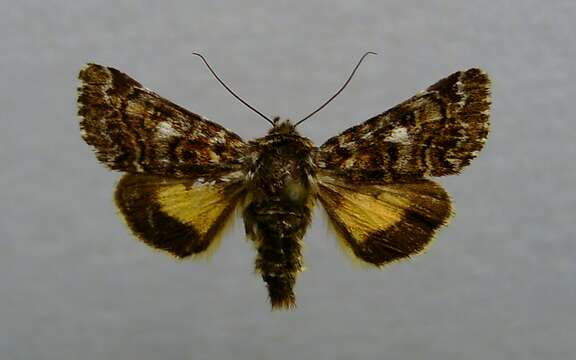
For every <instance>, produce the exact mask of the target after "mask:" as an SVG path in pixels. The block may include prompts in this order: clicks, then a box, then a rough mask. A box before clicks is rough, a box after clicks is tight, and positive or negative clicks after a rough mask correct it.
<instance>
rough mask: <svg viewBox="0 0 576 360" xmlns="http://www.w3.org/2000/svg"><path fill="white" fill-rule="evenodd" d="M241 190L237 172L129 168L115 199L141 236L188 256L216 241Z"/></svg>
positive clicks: (131, 227) (154, 245)
mask: <svg viewBox="0 0 576 360" xmlns="http://www.w3.org/2000/svg"><path fill="white" fill-rule="evenodd" d="M242 190H243V187H242V182H241V181H240V178H239V175H238V174H229V175H227V176H226V177H223V178H220V179H218V180H216V181H206V180H205V179H202V178H196V179H191V178H166V177H161V176H156V175H144V174H127V175H125V176H124V177H122V179H121V180H120V182H119V183H118V186H117V188H116V205H117V206H118V208H119V209H120V213H121V214H122V216H123V217H124V219H125V220H126V223H127V224H128V226H129V227H130V229H131V230H132V232H133V233H134V234H135V235H136V236H137V237H138V238H139V239H141V240H142V241H144V242H145V243H146V244H148V245H150V246H152V247H154V248H157V249H161V250H165V251H168V252H169V253H171V254H173V255H174V256H176V257H179V258H184V257H187V256H191V255H195V254H200V253H203V252H206V251H207V250H209V249H211V248H213V247H214V245H215V243H217V241H216V240H217V238H218V235H219V234H220V233H221V232H222V230H223V228H224V225H225V224H226V221H227V220H228V219H229V218H230V216H231V215H232V212H233V211H234V209H235V207H236V204H237V203H238V199H239V197H240V196H241V194H242Z"/></svg>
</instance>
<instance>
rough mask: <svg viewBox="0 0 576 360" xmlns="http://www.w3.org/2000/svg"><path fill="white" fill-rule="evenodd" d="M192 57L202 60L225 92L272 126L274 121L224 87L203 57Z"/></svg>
mask: <svg viewBox="0 0 576 360" xmlns="http://www.w3.org/2000/svg"><path fill="white" fill-rule="evenodd" d="M192 55H196V56H198V57H199V58H200V59H202V61H203V62H204V64H206V67H208V70H210V72H211V73H212V75H214V77H215V78H216V80H218V82H219V83H220V85H222V86H224V88H225V89H226V90H228V92H229V93H230V94H232V96H234V97H235V98H236V99H238V100H239V101H240V102H241V103H242V104H244V105H246V106H247V107H248V108H249V109H250V110H252V111H254V112H255V113H256V114H258V115H260V116H262V117H263V118H264V119H266V121H268V122H269V123H270V124H271V125H272V126H274V121H272V120H270V119H269V118H268V117H267V116H266V115H264V114H262V113H261V112H260V111H258V110H256V109H255V108H254V107H253V106H252V105H250V104H248V103H247V102H246V101H244V100H242V98H241V97H240V96H238V95H236V93H234V91H232V90H231V89H230V88H229V87H228V86H226V84H224V81H222V80H221V79H220V77H219V76H218V75H216V72H215V71H214V70H213V69H212V66H210V64H208V61H206V59H205V58H204V56H202V54H199V53H197V52H193V53H192Z"/></svg>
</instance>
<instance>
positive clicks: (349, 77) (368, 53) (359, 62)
mask: <svg viewBox="0 0 576 360" xmlns="http://www.w3.org/2000/svg"><path fill="white" fill-rule="evenodd" d="M368 55H378V54H376V53H375V52H372V51H368V52H367V53H365V54H364V55H362V57H361V58H360V60H358V63H357V64H356V66H355V67H354V70H352V73H351V74H350V76H348V80H346V82H345V83H344V85H342V87H340V89H339V90H338V91H336V94H334V95H332V97H331V98H330V99H328V100H326V102H324V104H322V105H321V106H320V107H319V108H318V109H316V110H314V111H312V112H311V113H310V114H308V115H307V116H306V117H305V118H304V119H302V120H300V121H298V122H297V123H296V124H294V126H295V127H296V126H298V125H299V124H302V123H303V122H304V120H308V119H309V118H310V117H312V115H314V114H316V113H317V112H318V111H320V110H322V109H324V107H325V106H326V105H328V104H329V103H330V102H331V101H332V100H334V98H336V96H338V95H340V93H341V92H342V90H344V88H345V87H346V86H347V85H348V83H349V82H350V80H352V78H353V77H354V74H355V73H356V70H358V67H360V64H362V61H364V58H365V57H366V56H368Z"/></svg>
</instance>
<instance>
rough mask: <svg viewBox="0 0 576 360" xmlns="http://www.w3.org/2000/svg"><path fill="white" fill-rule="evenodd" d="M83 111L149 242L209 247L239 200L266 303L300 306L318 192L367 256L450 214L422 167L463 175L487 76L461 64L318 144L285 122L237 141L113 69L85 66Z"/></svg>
mask: <svg viewBox="0 0 576 360" xmlns="http://www.w3.org/2000/svg"><path fill="white" fill-rule="evenodd" d="M79 77H80V80H81V86H80V87H79V96H78V104H79V110H78V114H79V116H80V119H81V120H80V127H81V129H82V136H83V138H84V140H85V141H86V142H87V143H88V144H89V145H91V146H92V148H93V149H94V151H95V153H96V156H97V158H98V160H100V161H101V162H103V163H104V164H105V165H106V166H108V167H109V168H110V169H113V170H119V171H123V172H125V173H127V174H126V175H125V176H124V177H123V178H122V180H121V181H120V183H119V184H118V187H117V190H116V203H117V205H118V207H119V209H120V212H121V214H122V215H123V217H124V219H125V220H126V223H127V224H128V226H129V227H130V229H131V230H132V232H133V233H134V234H135V235H136V236H137V237H138V238H139V239H141V240H142V241H144V242H145V243H147V244H148V245H150V246H152V247H155V248H158V249H161V250H165V251H167V252H169V253H171V254H173V255H174V256H176V257H179V258H185V257H189V256H194V255H199V254H202V253H204V252H206V251H208V249H210V248H212V247H213V246H214V244H215V243H216V239H217V238H218V236H219V234H221V232H222V229H223V228H224V225H225V223H226V222H227V220H228V219H229V218H230V217H231V216H232V213H233V211H234V209H236V208H237V207H241V208H242V216H243V218H244V224H245V228H246V234H247V236H248V237H249V238H250V239H251V240H252V241H253V243H254V245H255V247H256V250H257V258H256V270H257V271H258V273H259V274H260V275H261V276H262V278H263V280H264V282H265V283H266V286H267V288H268V293H269V297H270V300H271V303H272V307H273V308H291V307H294V306H295V295H294V291H293V287H294V285H295V282H296V279H297V276H298V273H299V272H300V271H301V270H302V254H301V247H302V240H303V237H304V234H305V232H306V229H307V227H308V225H309V224H310V221H311V212H312V209H313V207H314V205H315V202H316V200H319V201H320V202H321V203H322V205H323V207H324V208H325V210H326V212H327V213H328V216H329V219H330V220H331V222H332V224H333V225H334V228H335V230H336V233H337V235H338V237H339V239H340V240H341V242H342V244H343V246H345V248H346V249H348V250H349V251H350V252H351V253H352V254H353V255H354V256H355V257H357V258H359V259H361V260H363V261H364V262H366V263H369V264H373V265H375V266H382V265H385V264H387V263H390V262H393V261H396V260H399V259H403V258H407V257H410V256H411V255H414V254H417V253H419V252H421V251H422V250H423V249H424V248H425V247H426V245H427V244H428V243H429V242H430V240H431V239H432V237H433V235H434V233H435V232H436V231H437V230H438V228H440V227H441V226H442V225H444V224H445V223H446V222H447V221H448V218H449V217H450V215H451V203H450V199H449V196H448V194H447V193H446V192H445V191H444V190H443V189H442V187H440V185H438V184H436V183H434V182H432V181H430V180H427V179H424V177H427V176H444V175H452V174H458V173H460V171H462V169H463V168H464V167H465V166H467V165H468V164H469V163H470V161H471V160H472V159H473V158H474V157H475V156H476V154H477V153H478V151H480V150H481V149H482V147H483V145H484V142H485V139H486V136H487V134H488V130H489V124H488V112H489V106H490V83H489V80H488V77H487V76H486V74H485V73H483V72H482V71H481V70H478V69H470V70H467V71H460V72H457V73H454V74H452V75H450V76H449V77H447V78H445V79H443V80H440V81H439V82H437V83H436V84H434V85H432V86H430V87H429V88H428V89H426V90H425V91H423V92H421V93H419V94H417V95H416V96H414V97H412V98H410V99H408V100H407V101H405V102H403V103H401V104H399V105H397V106H395V107H393V108H392V109H390V110H388V111H386V112H384V113H382V114H380V115H377V116H375V117H373V118H372V119H369V120H367V121H365V122H364V123H362V124H360V125H358V126H355V127H352V128H350V129H348V130H346V131H344V132H343V133H342V134H340V135H338V136H335V137H333V138H331V139H329V140H328V141H326V142H325V143H324V144H323V145H322V146H320V147H319V148H317V147H315V146H314V145H313V144H312V143H311V141H310V140H309V139H307V138H305V137H302V136H300V135H299V134H298V132H297V131H296V129H295V126H294V125H292V124H291V123H290V122H289V121H275V122H274V127H273V128H272V129H271V130H270V132H269V133H268V135H266V136H264V137H262V138H260V139H256V140H254V141H250V142H244V141H243V140H242V139H241V138H240V137H239V136H238V135H236V134H234V133H233V132H231V131H229V130H227V129H225V128H223V127H222V126H220V125H218V124H216V123H213V122H210V121H208V120H206V119H205V118H203V117H201V116H199V115H196V114H193V113H191V112H189V111H188V110H185V109H183V108H181V107H179V106H177V105H175V104H173V103H171V102H170V101H168V100H166V99H164V98H162V97H160V96H158V95H156V94H155V93H153V92H152V91H150V90H148V89H146V88H144V87H142V85H140V84H139V83H138V82H136V81H135V80H133V79H132V78H130V77H129V76H127V75H125V74H123V73H121V72H119V71H118V70H115V69H112V68H108V67H104V66H100V65H95V64H89V65H87V66H86V67H85V68H84V69H82V71H81V72H80V75H79Z"/></svg>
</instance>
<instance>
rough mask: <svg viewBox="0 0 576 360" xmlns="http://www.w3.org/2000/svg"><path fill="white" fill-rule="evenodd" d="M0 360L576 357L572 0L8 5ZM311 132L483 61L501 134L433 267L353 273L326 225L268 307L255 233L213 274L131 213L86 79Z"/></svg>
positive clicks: (340, 124)
mask: <svg viewBox="0 0 576 360" xmlns="http://www.w3.org/2000/svg"><path fill="white" fill-rule="evenodd" d="M0 17H1V21H0V34H1V35H0V36H1V38H2V41H1V42H0V78H1V79H2V86H1V87H0V116H1V122H0V129H1V131H0V163H1V176H0V185H1V187H0V204H1V205H0V206H1V208H0V236H1V251H0V292H1V294H0V358H2V359H7V360H20V359H25V360H31V359H58V360H66V359H84V360H89V359H160V358H161V359H227V358H235V359H270V358H274V359H353V358H355V359H427V360H431V359H439V360H447V359H482V360H484V359H523V360H526V359H570V358H573V357H574V354H575V353H576V344H575V343H574V339H575V338H576V286H575V281H574V277H575V273H576V243H575V240H576V239H575V238H576V236H575V235H576V231H575V225H574V223H573V222H574V214H575V210H576V200H575V198H576V196H575V191H574V184H575V182H576V168H575V166H574V158H575V155H576V147H575V146H576V145H575V143H576V142H575V136H576V130H575V129H576V125H575V120H574V113H573V104H574V98H575V97H576V91H575V87H574V83H575V80H576V79H575V75H574V74H575V65H574V64H576V50H575V47H574V45H573V42H574V34H575V33H576V23H575V22H574V18H575V17H576V4H575V3H574V1H572V0H565V1H536V0H530V1H519V0H518V1H511V0H508V1H498V2H496V1H493V2H485V1H461V0H444V1H404V0H394V1H348V0H346V1H345V0H341V1H306V2H304V1H302V2H294V1H292V2H290V1H229V2H224V1H204V2H200V1H162V2H160V1H140V2H138V1H128V0H124V1H77V2H72V1H66V0H60V1H40V0H38V1H24V0H20V1H18V2H7V1H3V12H2V14H1V15H0ZM194 50H198V51H202V52H203V53H205V54H206V55H207V56H208V58H209V59H210V60H211V61H212V63H213V65H214V66H215V67H216V68H217V69H218V71H219V72H220V73H221V75H222V77H224V78H225V79H226V80H227V81H228V82H229V83H230V84H231V86H232V87H233V88H235V89H238V91H239V92H240V93H241V94H242V95H243V96H244V97H245V98H246V99H248V100H249V101H250V102H252V103H254V104H255V105H257V107H259V108H260V109H261V110H262V111H264V112H265V113H268V114H272V115H273V114H279V115H283V116H288V117H291V118H299V117H301V116H302V115H304V114H306V113H308V112H309V111H311V110H312V109H313V108H315V107H316V106H317V105H319V104H320V103H321V102H322V101H323V100H324V99H326V98H327V97H328V96H329V95H330V94H331V93H332V92H333V91H334V90H335V89H336V88H337V87H338V86H339V85H340V84H341V82H342V81H343V80H344V79H345V77H346V75H347V74H348V72H349V71H350V69H351V67H352V66H353V64H354V62H355V61H356V60H357V58H358V57H359V56H360V55H361V54H362V53H363V52H364V51H366V50H374V51H378V52H379V53H380V56H378V57H371V58H368V59H367V61H366V63H365V65H364V66H363V67H362V68H361V69H360V72H359V74H358V77H357V78H356V79H355V80H354V81H353V83H352V84H351V85H350V87H349V88H348V89H347V90H346V92H345V93H344V94H343V95H341V96H340V98H339V99H337V100H336V101H335V102H334V103H333V104H332V105H331V106H330V107H329V108H327V109H326V110H324V111H323V112H322V113H320V114H318V115H317V116H316V117H315V118H314V119H312V120H310V121H309V122H308V123H306V124H305V125H303V126H302V128H301V132H302V133H303V134H306V135H308V136H310V137H311V138H312V139H313V140H314V141H315V142H316V143H318V144H320V143H321V142H323V141H324V140H326V139H327V138H328V137H330V136H332V135H334V134H335V133H337V132H339V131H342V130H344V129H346V128H347V127H350V126H352V125H354V124H356V123H358V122H359V121H362V120H365V119H367V118H368V117H370V116H371V115H374V114H376V113H379V112H381V111H383V110H385V109H387V108H388V107H390V106H392V105H394V104H396V103H397V102H399V101H401V100H403V99H405V98H407V97H409V96H411V95H412V94H413V93H414V92H416V91H417V90H419V89H422V88H424V87H426V86H428V85H430V84H432V83H433V82H435V81H436V80H438V79H440V78H441V77H443V76H446V75H448V74H450V73H451V72H453V71H455V70H459V69H464V68H467V67H470V66H481V67H483V68H484V69H486V70H487V71H488V72H489V73H490V74H491V76H492V78H493V82H494V108H493V132H492V134H491V136H490V138H489V141H488V144H487V148H486V149H485V151H484V152H483V153H482V154H481V156H480V157H479V158H478V159H477V160H476V161H475V162H474V163H473V164H472V166H471V167H470V168H468V169H467V171H465V172H464V174H462V175H461V176H459V177H453V178H446V179H443V180H442V183H443V184H445V185H446V187H447V189H448V190H449V192H450V193H451V194H452V195H453V197H454V199H455V204H456V208H457V215H456V217H455V218H454V219H453V222H452V224H451V226H449V227H448V228H446V229H445V230H444V231H442V232H441V233H440V236H439V238H438V240H437V241H436V243H435V244H434V245H433V247H432V248H431V249H430V250H429V252H428V253H427V254H426V255H425V256H421V257H417V258H415V259H414V260H413V261H411V262H403V263H400V264H396V265H394V266H391V267H389V268H387V269H386V270H384V271H366V270H362V269H357V268H355V267H353V266H351V265H350V263H349V262H348V261H347V260H346V259H345V258H344V256H343V255H342V254H341V252H340V251H339V250H338V248H337V246H336V242H335V240H334V238H333V236H332V235H330V234H329V233H328V232H327V230H326V224H325V219H324V218H323V217H322V215H321V212H318V213H317V216H316V219H315V221H314V224H313V226H312V228H311V229H310V230H309V233H308V236H307V239H306V240H307V247H306V252H305V256H306V263H307V266H308V268H309V270H308V271H307V272H305V273H304V274H302V276H301V277H300V279H299V282H298V286H297V292H298V300H299V305H300V307H299V308H298V310H297V311H295V312H287V313H283V312H276V313H271V312H270V310H269V306H268V304H267V303H266V292H265V289H264V287H263V285H262V283H261V281H260V280H259V279H258V278H257V277H256V276H254V275H253V274H252V266H253V265H252V263H253V258H254V252H253V251H252V249H251V244H249V243H248V242H246V241H245V240H244V239H243V238H244V236H243V234H242V229H241V227H240V226H239V225H240V224H239V222H236V225H235V227H234V228H233V229H232V230H231V231H230V232H229V233H228V235H227V236H226V237H225V239H224V241H223V244H222V246H221V248H220V250H219V251H218V252H217V253H216V254H215V255H214V257H213V259H212V260H211V261H210V262H204V261H202V262H198V263H194V262H174V261H173V260H172V259H171V258H169V257H167V256H164V255H163V254H160V253H157V252H155V251H151V250H149V249H148V248H146V247H145V246H144V245H142V244H141V243H139V242H137V241H135V240H133V239H132V237H131V236H130V235H129V233H128V232H127V230H126V228H125V227H124V226H123V224H122V223H121V221H120V220H119V219H118V218H117V216H116V214H115V212H116V210H115V209H114V207H113V204H112V201H111V199H112V189H113V185H114V183H115V181H116V179H117V178H118V175H117V174H115V173H112V172H109V171H106V170H105V169H104V168H103V167H102V166H100V165H99V164H98V163H97V162H96V160H95V158H94V156H93V155H92V153H91V152H90V150H89V148H88V147H87V146H86V145H85V144H84V143H83V142H82V141H81V139H80V136H79V132H78V125H77V120H76V117H75V111H76V110H75V88H76V85H77V84H76V79H75V77H76V73H77V71H78V70H79V68H80V67H81V66H82V64H83V63H85V62H87V61H93V62H98V63H102V64H107V65H112V66H115V67H117V68H119V69H122V70H123V71H125V72H127V73H129V74H131V75H132V76H134V77H135V78H136V79H138V80H139V81H141V82H142V83H144V84H145V85H146V86H148V87H149V88H152V89H154V90H156V91H157V92H159V93H160V94H162V95H163V96H165V97H168V98H169V99H172V100H174V101H175V102H177V103H179V104H181V105H182V106H185V107H188V108H189V109H191V110H193V111H195V112H198V113H200V114H203V115H205V116H208V117H209V118H212V119H214V120H216V121H218V122H220V123H221V124H223V125H225V126H227V127H229V128H231V129H233V130H235V131H236V132H237V133H239V134H240V135H241V136H243V137H244V138H251V137H255V136H260V135H262V134H264V132H265V131H266V128H267V125H266V123H265V122H263V121H262V120H261V119H259V118H258V117H257V116H256V115H254V114H252V113H251V112H249V111H248V110H246V109H245V108H243V107H242V106H241V105H240V104H238V103H237V102H236V101H235V100H234V99H233V98H231V97H230V96H229V95H228V94H226V93H225V92H224V91H223V89H221V88H220V86H219V85H218V84H217V83H216V82H215V81H214V80H213V79H212V78H211V76H210V74H209V73H208V71H207V70H206V69H205V68H204V67H203V66H202V64H201V63H200V62H199V59H197V58H195V57H193V56H192V55H191V54H190V53H191V52H192V51H194Z"/></svg>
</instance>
